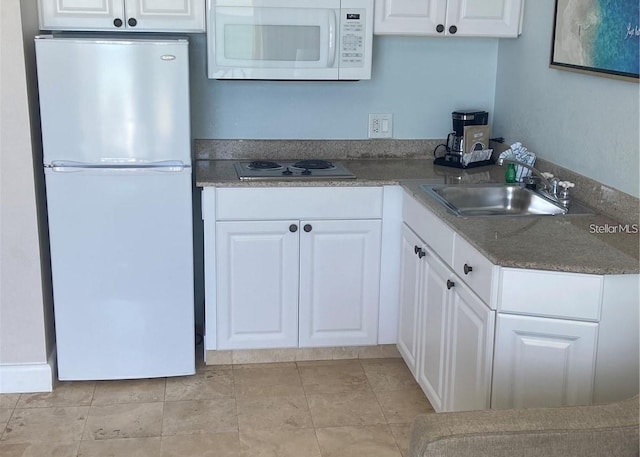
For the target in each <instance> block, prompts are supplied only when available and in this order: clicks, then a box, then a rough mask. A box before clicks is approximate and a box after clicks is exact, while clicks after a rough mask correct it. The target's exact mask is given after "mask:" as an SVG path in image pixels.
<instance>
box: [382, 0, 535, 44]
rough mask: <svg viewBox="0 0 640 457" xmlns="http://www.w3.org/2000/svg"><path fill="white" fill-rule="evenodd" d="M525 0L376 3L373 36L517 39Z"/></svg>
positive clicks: (409, 0)
mask: <svg viewBox="0 0 640 457" xmlns="http://www.w3.org/2000/svg"><path fill="white" fill-rule="evenodd" d="M523 2H524V0H376V2H375V23H374V33H375V34H379V35H431V36H477V37H517V36H518V35H519V33H520V26H521V14H522V9H523Z"/></svg>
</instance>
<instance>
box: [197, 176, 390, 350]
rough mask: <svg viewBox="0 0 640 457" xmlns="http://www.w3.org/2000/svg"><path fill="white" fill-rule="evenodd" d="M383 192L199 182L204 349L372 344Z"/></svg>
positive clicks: (377, 300) (375, 338)
mask: <svg viewBox="0 0 640 457" xmlns="http://www.w3.org/2000/svg"><path fill="white" fill-rule="evenodd" d="M382 196H383V192H382V188H380V187H377V188H375V187H371V188H366V187H356V188H344V187H342V188H324V187H323V188H312V187H304V188H299V189H298V188H275V187H274V188H223V189H217V190H216V189H206V190H205V192H204V193H203V219H204V231H205V237H204V244H205V294H206V297H205V299H206V303H205V317H206V322H205V325H206V332H205V340H206V341H205V344H206V348H207V350H232V349H262V348H287V347H327V346H360V345H375V344H378V329H379V327H378V326H379V319H378V313H379V303H380V269H381V240H382ZM350 214H354V215H357V216H359V217H358V218H353V219H349V218H348V216H349V215H350ZM269 215H271V216H272V217H273V219H267V217H268V216H269ZM314 216H315V217H314Z"/></svg>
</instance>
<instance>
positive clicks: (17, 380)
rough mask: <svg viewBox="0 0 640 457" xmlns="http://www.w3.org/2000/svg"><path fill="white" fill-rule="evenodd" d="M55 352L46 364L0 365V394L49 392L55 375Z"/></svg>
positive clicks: (52, 351) (52, 352)
mask: <svg viewBox="0 0 640 457" xmlns="http://www.w3.org/2000/svg"><path fill="white" fill-rule="evenodd" d="M55 367H56V351H55V347H54V348H53V349H52V350H51V354H50V356H49V360H47V363H29V364H20V365H0V394H17V393H31V392H51V391H53V383H54V379H55V374H56V369H55Z"/></svg>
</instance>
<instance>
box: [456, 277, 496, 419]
mask: <svg viewBox="0 0 640 457" xmlns="http://www.w3.org/2000/svg"><path fill="white" fill-rule="evenodd" d="M454 281H455V279H454ZM449 284H450V283H449ZM447 306H448V307H449V310H448V313H449V319H448V320H449V327H448V338H447V344H448V348H447V363H448V364H449V365H448V367H447V380H446V384H445V385H446V388H447V390H446V391H445V409H446V410H447V411H466V410H473V409H487V408H489V406H490V400H491V370H492V367H493V365H492V363H493V336H494V326H495V318H496V317H495V314H496V313H495V311H493V310H491V309H489V307H488V306H487V305H485V304H484V302H483V301H482V300H480V298H478V297H477V296H476V295H475V294H474V293H473V292H471V290H470V289H469V288H467V287H466V286H465V285H464V284H462V283H461V282H456V283H455V285H453V286H452V287H451V293H450V300H449V302H448V304H447Z"/></svg>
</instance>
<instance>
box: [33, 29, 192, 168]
mask: <svg viewBox="0 0 640 457" xmlns="http://www.w3.org/2000/svg"><path fill="white" fill-rule="evenodd" d="M36 58H37V64H38V85H39V92H40V113H41V118H42V138H43V143H44V163H45V164H49V163H51V161H53V160H68V161H77V162H85V163H103V162H107V163H113V162H124V163H140V162H147V161H150V162H153V161H160V160H180V161H182V162H184V163H185V164H190V163H191V146H190V126H189V125H190V124H189V65H188V58H189V53H188V42H187V41H186V40H153V41H152V40H136V41H133V40H126V39H121V40H117V39H101V40H96V39H82V38H51V37H47V38H38V39H36Z"/></svg>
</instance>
